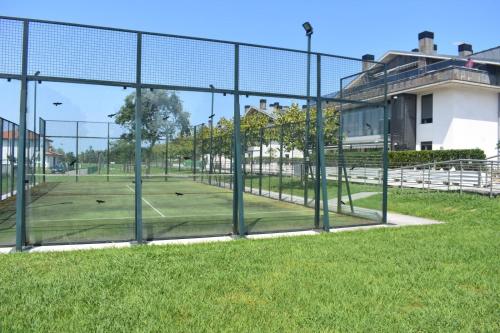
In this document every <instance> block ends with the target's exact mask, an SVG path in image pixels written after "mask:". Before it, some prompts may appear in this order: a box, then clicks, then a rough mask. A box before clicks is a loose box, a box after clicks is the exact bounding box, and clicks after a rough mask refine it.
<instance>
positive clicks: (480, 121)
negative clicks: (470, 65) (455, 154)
mask: <svg viewBox="0 0 500 333" xmlns="http://www.w3.org/2000/svg"><path fill="white" fill-rule="evenodd" d="M428 93H432V94H433V122H432V123H431V124H421V119H422V118H421V114H422V107H421V96H422V95H426V94H428ZM498 103H499V100H498V93H497V92H495V91H490V90H487V89H483V88H476V87H471V86H467V87H464V86H454V87H449V88H440V89H435V90H434V91H429V92H426V93H423V94H419V95H417V150H419V149H420V143H421V142H422V141H432V144H433V149H434V150H438V149H472V148H480V149H482V150H484V152H485V154H486V156H493V155H496V154H497V150H496V144H497V142H498V140H499V137H498V108H499V105H498Z"/></svg>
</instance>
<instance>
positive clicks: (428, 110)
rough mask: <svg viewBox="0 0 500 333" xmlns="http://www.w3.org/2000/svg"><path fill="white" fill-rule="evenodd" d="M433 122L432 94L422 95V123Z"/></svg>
mask: <svg viewBox="0 0 500 333" xmlns="http://www.w3.org/2000/svg"><path fill="white" fill-rule="evenodd" d="M430 123H432V94H430V95H423V96H422V124H430Z"/></svg>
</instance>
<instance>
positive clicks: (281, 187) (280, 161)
mask: <svg viewBox="0 0 500 333" xmlns="http://www.w3.org/2000/svg"><path fill="white" fill-rule="evenodd" d="M278 172H279V174H278V179H279V183H278V189H279V200H281V197H282V195H283V124H281V125H280V160H279V170H278Z"/></svg>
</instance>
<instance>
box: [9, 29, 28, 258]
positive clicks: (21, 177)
mask: <svg viewBox="0 0 500 333" xmlns="http://www.w3.org/2000/svg"><path fill="white" fill-rule="evenodd" d="M28 35H29V23H28V21H24V22H23V54H22V57H23V58H22V77H21V98H20V108H19V130H18V137H19V142H18V147H17V179H16V188H17V192H16V251H22V250H23V246H24V245H25V242H26V233H25V230H26V225H25V223H26V201H25V200H26V196H25V190H26V183H25V181H26V170H25V168H26V162H25V157H26V112H27V106H26V105H27V98H28V79H27V73H28ZM13 141H15V137H14V138H13ZM12 158H14V155H12Z"/></svg>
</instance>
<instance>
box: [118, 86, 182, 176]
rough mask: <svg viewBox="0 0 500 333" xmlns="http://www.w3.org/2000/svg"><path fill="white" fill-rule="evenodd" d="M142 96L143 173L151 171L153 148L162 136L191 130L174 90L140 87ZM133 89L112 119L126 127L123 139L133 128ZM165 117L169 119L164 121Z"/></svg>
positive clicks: (131, 132)
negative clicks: (144, 164)
mask: <svg viewBox="0 0 500 333" xmlns="http://www.w3.org/2000/svg"><path fill="white" fill-rule="evenodd" d="M141 95H142V99H141V102H142V103H141V104H142V108H141V109H142V131H141V135H142V141H143V142H144V143H146V144H147V147H146V148H145V149H144V152H145V160H146V174H150V172H151V160H152V156H153V148H154V146H155V145H156V144H157V143H158V141H159V140H160V139H161V138H164V137H166V136H167V135H168V136H170V137H171V136H172V135H174V134H175V133H178V134H179V135H180V136H186V135H189V134H190V125H189V116H190V115H189V113H188V112H186V111H184V110H183V105H182V101H181V99H180V98H179V96H177V94H176V93H175V92H169V91H166V90H154V91H150V90H147V89H143V90H142V91H141ZM135 100H136V96H135V92H134V93H131V94H130V95H128V96H127V97H125V103H124V105H123V106H122V107H121V108H120V111H119V112H118V113H117V115H116V119H115V122H116V123H117V124H120V125H122V126H124V127H125V128H127V129H128V133H127V134H126V135H124V136H123V139H126V140H128V141H132V140H133V139H134V132H135ZM167 117H168V122H167Z"/></svg>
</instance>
